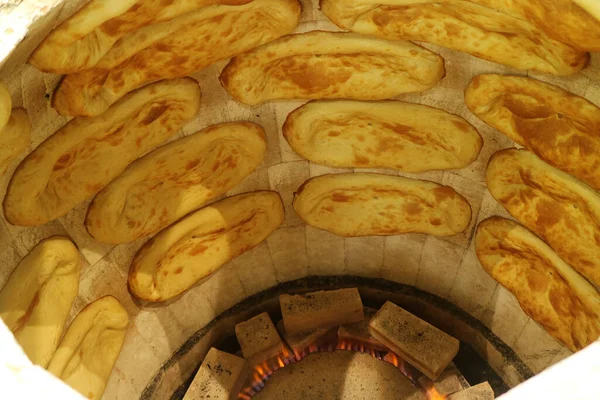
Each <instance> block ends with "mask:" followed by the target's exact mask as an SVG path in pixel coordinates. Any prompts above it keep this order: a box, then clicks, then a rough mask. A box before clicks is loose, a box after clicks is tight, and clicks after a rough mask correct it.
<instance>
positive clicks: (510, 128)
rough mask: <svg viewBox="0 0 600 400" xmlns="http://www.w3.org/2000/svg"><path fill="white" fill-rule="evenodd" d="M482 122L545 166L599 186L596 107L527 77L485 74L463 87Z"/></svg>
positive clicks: (599, 125) (599, 131) (599, 119)
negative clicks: (542, 161)
mask: <svg viewBox="0 0 600 400" xmlns="http://www.w3.org/2000/svg"><path fill="white" fill-rule="evenodd" d="M465 102H466V104H467V107H469V109H470V110H471V111H472V112H473V114H475V115H476V116H477V117H479V118H480V119H481V120H482V121H484V122H486V123H487V124H489V125H491V126H493V127H494V128H496V129H498V130H499V131H500V132H502V133H504V134H505V135H506V136H508V137H509V138H510V139H512V140H514V141H515V142H517V143H518V144H519V145H521V146H523V147H525V148H526V149H528V150H529V151H531V152H533V153H535V154H536V155H537V156H538V157H540V158H541V159H543V160H544V161H546V162H547V163H548V164H551V165H552V166H554V167H556V168H558V169H560V170H563V171H565V172H568V173H569V174H571V175H573V176H575V177H577V178H579V179H581V180H583V181H584V182H586V183H587V184H588V185H590V186H592V187H593V188H594V189H596V190H598V189H600V108H598V107H597V106H595V105H594V104H593V103H591V102H589V101H588V100H586V99H584V98H583V97H579V96H577V95H574V94H572V93H569V92H567V91H566V90H563V89H561V88H558V87H556V86H553V85H550V84H547V83H544V82H541V81H538V80H536V79H532V78H526V77H521V76H510V75H498V74H486V75H479V76H477V77H475V78H474V79H473V81H472V82H471V84H470V85H469V86H468V87H467V90H466V91H465Z"/></svg>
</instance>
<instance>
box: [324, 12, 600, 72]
mask: <svg viewBox="0 0 600 400" xmlns="http://www.w3.org/2000/svg"><path fill="white" fill-rule="evenodd" d="M558 3H562V4H561V5H559V4H558ZM574 7H576V6H573V5H572V4H571V1H568V0H544V1H536V2H531V1H530V0H515V1H511V2H510V4H507V2H506V1H505V0H476V1H475V0H471V1H454V0H450V1H448V0H440V1H432V0H421V1H419V0H415V1H408V2H407V1H401V2H398V1H397V0H377V1H367V0H321V10H322V11H323V13H324V14H325V15H326V16H327V17H329V19H331V20H332V21H333V22H334V23H335V24H336V25H338V26H339V27H340V28H343V29H348V30H351V31H354V32H357V33H362V34H367V35H373V36H377V37H381V38H384V39H389V40H417V41H423V42H428V43H433V44H436V45H439V46H444V47H448V48H450V49H454V50H460V51H464V52H466V53H469V54H472V55H474V56H476V57H479V58H483V59H486V60H489V61H493V62H497V63H500V64H504V65H507V66H510V67H513V68H516V69H520V70H535V71H539V72H544V73H550V74H556V75H572V74H574V73H576V72H578V71H579V70H581V69H582V68H584V67H585V66H586V65H587V63H588V61H589V54H587V53H586V50H595V49H596V47H598V46H600V44H599V43H600V23H599V22H598V21H597V20H595V19H594V18H593V17H591V15H589V14H587V13H585V12H584V11H583V10H582V9H580V8H579V7H577V8H578V10H574ZM524 13H525V14H524ZM579 23H584V25H578V24H579ZM559 27H560V32H556V33H554V30H555V29H557V28H559ZM592 28H593V31H591V33H592V38H590V36H586V35H589V34H590V31H589V30H588V29H592ZM545 29H547V31H546V30H545ZM567 32H569V33H567ZM557 38H558V39H557ZM560 39H564V40H565V42H561V41H560ZM574 42H575V43H579V44H580V45H579V46H576V47H573V43H574ZM583 48H585V50H584V49H583Z"/></svg>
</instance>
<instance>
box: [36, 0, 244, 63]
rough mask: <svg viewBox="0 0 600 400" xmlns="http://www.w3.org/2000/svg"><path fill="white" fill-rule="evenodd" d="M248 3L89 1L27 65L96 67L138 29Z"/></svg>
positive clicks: (232, 0)
mask: <svg viewBox="0 0 600 400" xmlns="http://www.w3.org/2000/svg"><path fill="white" fill-rule="evenodd" d="M250 1H251V0H192V1H188V0H168V1H166V2H165V1H156V0H91V1H90V2H89V3H87V4H85V5H84V6H83V7H82V8H81V9H80V10H79V11H77V12H76V13H75V14H74V15H72V16H71V17H69V18H68V19H67V20H66V21H64V22H63V23H62V24H60V25H59V26H58V27H56V28H55V29H54V30H53V31H52V32H50V34H49V35H48V36H46V38H45V39H44V40H43V41H42V43H40V45H39V46H38V47H37V48H36V49H35V51H34V52H33V54H32V55H31V57H30V58H29V63H30V64H31V65H33V66H34V67H36V68H37V69H39V70H40V71H43V72H51V73H54V74H70V73H73V72H77V71H81V70H84V69H88V68H91V67H93V66H94V65H96V63H98V61H100V59H101V58H102V57H103V56H104V55H105V54H106V53H107V52H108V51H109V50H110V49H111V47H112V46H113V45H114V44H115V43H116V42H117V41H118V40H119V39H121V38H122V37H124V36H126V35H128V34H131V33H132V32H135V31H136V30H138V29H142V28H144V27H146V26H148V25H152V24H156V23H159V22H163V21H168V20H170V19H173V18H175V17H177V16H179V15H181V14H184V13H187V12H190V11H193V10H197V9H199V8H202V7H206V6H211V5H215V4H226V5H235V4H245V3H248V2H250Z"/></svg>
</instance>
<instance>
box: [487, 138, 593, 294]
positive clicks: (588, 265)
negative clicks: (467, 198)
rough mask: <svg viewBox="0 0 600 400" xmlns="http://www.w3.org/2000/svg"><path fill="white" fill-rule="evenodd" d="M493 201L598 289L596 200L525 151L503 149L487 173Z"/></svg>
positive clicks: (578, 183)
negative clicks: (542, 240)
mask: <svg viewBox="0 0 600 400" xmlns="http://www.w3.org/2000/svg"><path fill="white" fill-rule="evenodd" d="M486 181H487V185H488V189H489V191H490V193H491V194H492V196H494V198H495V199H496V200H498V202H500V204H502V205H503V206H504V208H506V210H507V211H508V212H509V213H510V214H511V215H512V216H513V217H515V218H516V219H517V220H518V221H519V222H521V223H522V224H523V225H525V226H526V227H527V228H529V229H530V230H531V231H533V232H534V233H536V234H537V235H538V236H540V237H541V238H542V239H544V241H546V243H548V244H549V245H550V247H552V249H553V250H554V251H555V252H556V253H557V254H558V255H559V256H560V257H561V258H562V259H563V260H565V261H566V262H567V263H568V264H569V265H571V266H572V267H573V268H575V270H576V271H577V272H579V273H580V274H582V275H583V276H585V277H586V278H587V279H589V280H590V281H591V282H592V283H594V284H595V285H599V286H600V195H599V194H598V193H597V192H596V191H595V190H593V189H592V188H590V187H589V186H587V185H586V184H584V183H583V182H581V181H579V180H578V179H576V178H573V177H572V176H571V175H569V174H567V173H564V172H562V171H560V170H558V169H556V168H554V167H552V166H550V165H548V164H546V163H545V162H543V161H542V160H540V159H539V158H537V157H536V156H535V155H534V154H533V153H530V152H528V151H526V150H516V149H513V150H503V151H500V152H498V153H496V154H494V156H492V159H491V160H490V163H489V165H488V169H487V172H486Z"/></svg>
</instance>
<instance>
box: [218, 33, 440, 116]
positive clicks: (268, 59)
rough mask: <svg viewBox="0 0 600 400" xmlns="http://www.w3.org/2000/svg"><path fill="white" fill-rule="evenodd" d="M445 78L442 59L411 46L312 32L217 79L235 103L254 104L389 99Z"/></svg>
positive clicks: (258, 52)
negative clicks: (306, 100)
mask: <svg viewBox="0 0 600 400" xmlns="http://www.w3.org/2000/svg"><path fill="white" fill-rule="evenodd" d="M444 75H445V69H444V60H443V59H442V58H441V57H440V56H438V55H437V54H435V53H433V52H431V51H429V50H426V49H424V48H423V47H420V46H417V45H415V44H413V43H409V42H390V41H387V40H381V39H377V38H370V37H367V36H361V35H357V34H354V33H340V32H324V31H313V32H309V33H301V34H296V35H289V36H285V37H283V38H281V39H279V40H276V41H274V42H272V43H268V44H266V45H263V46H261V47H258V48H256V49H254V50H251V51H248V52H246V53H244V54H241V55H239V56H237V57H235V58H233V59H232V60H231V62H230V63H229V64H228V65H227V67H225V69H224V70H223V72H222V73H221V77H220V80H221V84H222V85H223V87H224V88H225V89H227V92H229V94H230V95H231V96H233V97H234V98H235V99H236V100H238V101H240V102H242V103H244V104H250V105H254V104H259V103H262V102H264V101H267V100H274V99H340V98H346V99H355V100H382V99H389V98H391V97H395V96H397V95H399V94H402V93H411V92H422V91H425V90H427V89H430V88H432V87H433V86H435V84H436V83H437V82H438V81H439V80H440V79H442V78H443V77H444Z"/></svg>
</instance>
